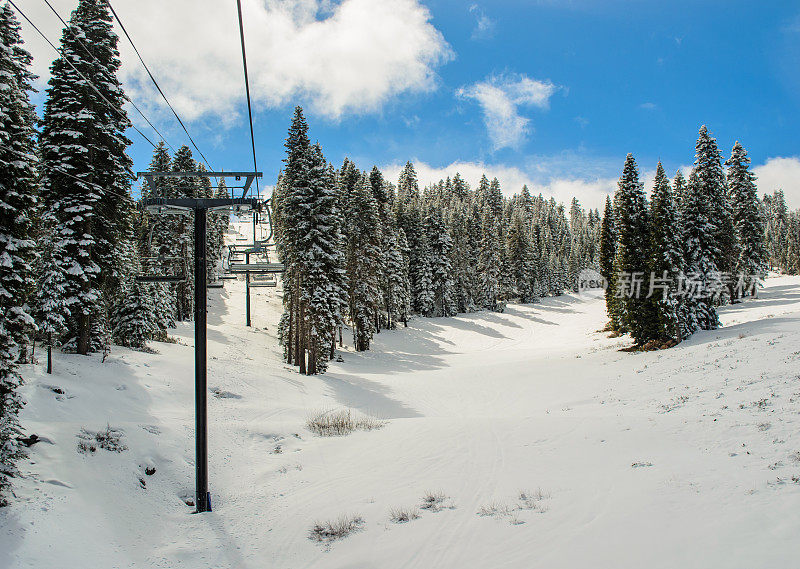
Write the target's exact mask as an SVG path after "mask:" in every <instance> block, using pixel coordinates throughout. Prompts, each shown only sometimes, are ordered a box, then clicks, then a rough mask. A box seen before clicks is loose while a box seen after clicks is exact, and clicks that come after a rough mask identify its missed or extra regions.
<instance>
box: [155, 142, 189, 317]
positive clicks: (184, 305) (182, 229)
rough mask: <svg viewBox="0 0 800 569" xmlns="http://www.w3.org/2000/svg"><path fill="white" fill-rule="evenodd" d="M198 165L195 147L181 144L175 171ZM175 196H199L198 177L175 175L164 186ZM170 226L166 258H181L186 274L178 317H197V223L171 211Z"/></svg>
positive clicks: (164, 246) (179, 293) (177, 301)
mask: <svg viewBox="0 0 800 569" xmlns="http://www.w3.org/2000/svg"><path fill="white" fill-rule="evenodd" d="M197 169H198V166H197V162H195V160H194V158H193V157H192V151H191V149H190V148H189V147H188V146H186V145H184V146H181V147H180V148H179V149H178V151H177V152H176V153H175V156H174V157H173V158H172V171H173V172H195V171H197ZM164 189H165V190H166V191H168V192H169V193H170V194H171V195H172V197H174V198H194V197H199V195H198V194H199V189H198V184H197V179H196V178H194V177H185V178H172V179H171V183H170V184H169V186H167V187H166V188H164ZM164 217H166V218H168V221H167V222H168V224H169V225H168V226H167V230H166V232H165V237H167V238H168V239H169V241H168V242H166V243H163V244H161V254H160V255H159V256H160V257H162V258H169V257H172V258H177V262H178V263H181V264H182V265H183V267H181V269H182V272H183V273H184V274H186V279H185V280H184V281H181V282H178V283H175V286H174V289H173V290H174V292H175V319H176V320H178V321H179V322H183V321H186V320H191V319H192V318H193V317H194V223H193V221H192V218H191V217H188V216H184V215H168V216H164Z"/></svg>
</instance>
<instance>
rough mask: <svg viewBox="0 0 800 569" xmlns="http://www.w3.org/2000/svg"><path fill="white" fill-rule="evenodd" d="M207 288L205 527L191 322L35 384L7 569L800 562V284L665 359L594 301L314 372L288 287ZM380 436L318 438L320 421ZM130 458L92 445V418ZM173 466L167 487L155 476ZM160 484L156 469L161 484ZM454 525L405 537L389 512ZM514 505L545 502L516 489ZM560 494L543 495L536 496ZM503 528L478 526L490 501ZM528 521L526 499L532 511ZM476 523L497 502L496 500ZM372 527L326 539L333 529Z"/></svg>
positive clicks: (10, 514) (435, 333)
mask: <svg viewBox="0 0 800 569" xmlns="http://www.w3.org/2000/svg"><path fill="white" fill-rule="evenodd" d="M225 287H226V288H225V290H210V291H209V318H208V322H209V386H210V387H211V388H212V393H211V394H210V397H209V414H210V415H209V439H210V443H209V444H210V448H209V452H210V486H211V493H212V502H213V508H214V511H213V512H211V513H207V514H201V515H196V514H195V515H193V514H192V513H191V511H192V508H190V507H189V506H187V505H186V504H185V503H184V501H183V499H184V498H186V497H188V496H191V495H192V493H193V474H194V470H193V457H194V439H193V426H194V423H193V410H194V407H193V391H192V390H193V351H192V347H191V345H192V341H193V340H192V338H193V335H192V326H191V324H189V325H181V326H180V328H179V329H178V330H177V331H176V332H175V336H176V337H177V338H179V339H180V344H154V346H155V347H156V348H157V349H158V351H159V353H158V354H157V355H150V354H145V353H138V352H133V351H130V350H126V349H123V348H119V347H115V348H114V351H113V353H112V355H111V356H109V357H108V359H107V360H106V362H105V363H101V361H100V358H99V357H97V356H92V357H81V356H72V355H64V354H60V353H59V354H56V357H55V374H54V375H52V376H48V375H46V374H45V373H44V372H43V369H42V368H43V366H42V365H36V366H29V367H27V368H26V369H24V375H25V377H26V380H27V382H26V385H25V387H24V396H25V398H26V399H27V401H28V405H27V407H26V408H25V410H24V412H23V416H22V420H23V423H24V425H25V427H26V428H27V430H28V432H32V433H37V434H38V435H40V436H42V437H46V439H48V440H49V441H44V442H40V443H38V444H36V445H34V446H33V447H32V448H31V449H30V457H29V460H26V461H23V463H22V464H21V468H22V471H23V472H24V474H25V476H24V478H22V479H20V480H18V482H17V485H16V492H17V495H18V498H17V500H16V502H15V504H14V505H12V506H10V507H9V508H6V509H4V510H0V568H11V567H15V568H16V567H32V568H37V569H39V568H48V569H49V568H59V569H73V568H74V569H93V568H98V569H99V568H103V569H107V568H112V567H126V568H127V567H136V568H140V567H170V568H172V567H176V568H214V569H223V568H229V567H230V568H267V567H268V568H276V569H278V568H280V569H283V568H286V569H299V568H303V567H324V568H368V567H369V568H371V567H375V568H399V567H408V568H415V569H416V568H436V569H445V568H454V569H455V568H458V569H463V568H492V569H496V568H502V567H515V568H526V569H527V568H532V567H546V568H559V567H570V568H588V567H597V568H606V567H609V568H611V567H613V568H621V567H631V568H633V567H636V568H639V567H647V568H656V567H664V568H667V567H669V568H674V567H682V568H688V567H698V568H700V567H702V568H709V567H725V568H735V567H742V568H748V569H749V568H753V567H770V568H772V567H792V566H796V565H797V563H798V559H800V541H799V540H798V535H800V415H798V411H800V381H799V380H798V379H799V376H798V373H800V367H799V366H798V364H800V351H798V350H800V278H795V277H778V278H770V279H768V280H767V283H766V288H765V289H764V290H763V291H762V295H761V298H760V299H759V300H756V301H750V302H747V303H745V304H742V305H737V306H734V307H727V308H724V309H723V310H722V321H723V323H724V328H723V329H721V330H718V331H715V332H703V333H698V334H696V335H695V336H694V337H693V338H691V339H690V340H689V341H687V342H685V343H683V344H681V345H680V346H678V347H676V348H674V349H671V350H666V351H661V352H650V353H638V354H634V353H626V352H620V351H618V349H619V348H620V347H623V346H625V345H627V344H628V343H629V341H628V340H626V339H625V338H618V339H610V338H607V337H606V334H602V333H599V332H597V330H598V329H600V328H601V327H602V326H603V324H604V322H605V314H604V304H603V302H602V300H601V299H600V298H587V297H577V296H570V295H567V296H564V297H561V298H557V299H546V300H544V301H542V302H541V303H539V304H535V305H524V306H519V305H512V306H509V308H508V310H507V311H506V312H505V313H503V314H492V313H479V314H471V315H466V316H460V317H457V318H444V319H430V320H428V319H415V320H413V321H412V322H411V323H410V325H409V327H408V328H407V329H400V330H397V331H391V332H389V331H383V332H381V333H380V334H378V335H377V336H376V338H375V342H374V345H373V347H372V349H371V350H370V351H369V352H366V353H360V354H356V353H353V352H352V351H351V350H349V349H345V350H343V352H342V355H343V359H344V361H343V362H342V363H334V364H333V365H332V366H331V369H330V370H329V372H328V373H327V374H325V375H322V376H318V377H303V376H300V375H298V374H297V373H296V372H295V371H293V369H291V368H290V367H288V366H286V365H285V364H284V363H282V361H281V357H280V352H279V349H278V347H277V342H276V339H275V326H276V323H277V319H278V315H279V313H280V300H279V297H278V295H279V294H280V289H278V290H276V289H263V288H262V289H258V290H257V292H256V294H255V300H254V302H253V324H254V328H251V329H248V328H246V327H245V326H244V287H243V283H242V282H235V281H234V282H228V283H226V285H225ZM343 407H349V408H353V409H357V410H360V411H361V412H363V413H368V414H371V415H374V416H377V417H380V418H383V419H385V420H386V421H387V422H386V425H385V426H384V427H383V428H381V429H379V430H373V431H369V432H356V433H354V434H351V435H349V436H346V437H334V438H323V437H319V436H316V435H314V434H312V433H311V432H310V431H308V430H307V429H306V428H305V421H306V419H307V418H308V417H309V416H310V415H311V414H312V413H313V412H315V411H317V410H320V409H326V408H327V409H338V408H343ZM107 426H110V427H112V428H117V429H121V430H122V431H123V432H124V436H123V438H122V441H121V442H122V444H124V445H126V446H127V450H124V451H123V452H119V453H116V452H110V451H107V450H103V449H98V450H97V451H96V452H94V453H91V452H88V453H79V452H78V444H79V442H81V439H80V438H78V435H79V433H80V432H81V429H84V428H85V429H88V430H91V431H102V430H105V429H106V427H107ZM153 468H154V469H155V472H154V473H152V474H148V473H147V472H152V469H153ZM146 470H147V472H146ZM437 491H438V492H441V493H443V494H444V495H445V496H447V500H446V501H445V507H444V508H442V509H440V511H429V510H424V509H420V510H419V513H420V517H419V518H418V519H413V520H411V521H409V522H407V523H403V524H397V523H393V522H391V521H390V511H391V510H392V509H393V508H403V507H405V508H411V509H413V508H414V507H417V508H418V507H419V506H420V505H421V503H422V500H423V496H424V495H425V494H426V493H428V492H437ZM520 491H525V492H527V493H528V495H529V496H533V498H532V499H531V500H528V501H527V502H525V501H524V500H523V501H520V500H519V493H520ZM540 491H541V492H540ZM491 506H494V507H495V510H496V511H497V513H496V514H495V515H485V516H482V515H479V514H478V513H479V512H481V511H482V508H484V509H486V510H489V511H491ZM531 506H533V507H531ZM483 513H487V512H486V511H483ZM346 514H351V515H358V516H361V517H362V518H363V520H364V524H363V528H362V530H361V531H360V532H358V533H355V534H353V535H351V536H350V537H348V538H346V539H343V540H340V541H336V542H333V543H332V544H331V545H330V547H325V546H323V545H321V544H319V543H317V542H314V541H311V540H309V538H308V535H309V530H310V529H311V527H312V526H313V524H314V523H315V522H317V521H319V522H325V521H328V520H334V519H336V518H338V517H340V516H342V515H346Z"/></svg>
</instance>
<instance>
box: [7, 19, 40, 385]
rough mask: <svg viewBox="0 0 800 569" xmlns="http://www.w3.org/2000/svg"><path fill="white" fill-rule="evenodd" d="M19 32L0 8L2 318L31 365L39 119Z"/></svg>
mask: <svg viewBox="0 0 800 569" xmlns="http://www.w3.org/2000/svg"><path fill="white" fill-rule="evenodd" d="M19 31H20V26H19V22H18V21H17V19H16V17H15V15H14V13H13V12H12V10H11V7H10V6H9V5H8V4H5V5H3V6H0V314H2V315H3V317H4V318H5V331H6V332H7V333H9V334H11V340H12V342H13V349H12V352H14V357H15V358H16V359H17V360H18V361H20V362H21V363H27V362H28V361H29V354H30V350H29V348H30V345H31V343H32V339H33V331H34V329H35V326H34V323H33V319H32V318H31V315H30V312H31V309H30V306H29V300H30V299H31V297H32V296H33V293H34V284H33V267H32V265H33V262H34V260H35V257H36V251H35V245H36V244H35V241H34V239H35V231H34V227H35V224H36V219H35V217H36V204H37V198H36V194H37V191H38V185H37V179H36V178H37V174H36V170H35V164H36V149H35V142H36V141H35V130H34V124H35V121H36V115H35V112H34V108H33V105H32V104H31V103H30V100H29V97H28V95H29V93H30V92H32V91H33V87H32V84H31V83H32V81H33V80H34V78H35V77H34V76H33V75H32V74H31V73H30V71H29V70H28V68H29V67H30V63H31V56H30V54H29V53H28V52H27V51H26V50H25V49H24V48H23V47H22V39H21V37H20V33H19ZM0 382H2V379H0Z"/></svg>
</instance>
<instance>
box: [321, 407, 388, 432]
mask: <svg viewBox="0 0 800 569" xmlns="http://www.w3.org/2000/svg"><path fill="white" fill-rule="evenodd" d="M385 424H386V422H385V421H381V420H380V419H376V418H375V417H370V416H369V415H356V414H354V413H353V412H352V411H351V410H350V409H340V410H323V411H318V412H316V413H314V414H313V415H312V416H311V417H309V418H308V419H307V420H306V427H307V428H308V430H310V431H311V432H313V433H316V434H318V435H319V436H321V437H341V436H344V435H349V434H350V433H352V432H354V431H372V430H374V429H380V428H381V427H383V426H384V425H385Z"/></svg>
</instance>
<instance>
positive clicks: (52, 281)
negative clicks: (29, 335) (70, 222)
mask: <svg viewBox="0 0 800 569" xmlns="http://www.w3.org/2000/svg"><path fill="white" fill-rule="evenodd" d="M54 226H55V222H54V221H53V219H52V217H51V216H49V215H48V214H47V213H45V215H44V216H43V218H42V228H41V230H40V232H39V239H38V243H37V244H38V249H39V259H38V262H37V267H36V268H37V270H36V284H37V295H36V322H37V323H38V328H39V335H40V336H41V337H42V338H43V339H44V344H45V345H46V346H47V373H52V371H53V347H55V346H60V345H61V340H62V336H63V335H64V334H65V333H66V331H67V321H68V319H69V316H70V313H69V309H68V308H67V303H66V301H67V294H66V282H67V276H66V273H65V270H64V267H63V266H62V265H61V263H60V261H61V259H63V258H64V255H63V252H62V251H59V250H58V247H60V246H62V241H61V239H59V238H58V236H57V235H56V233H55V229H54Z"/></svg>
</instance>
